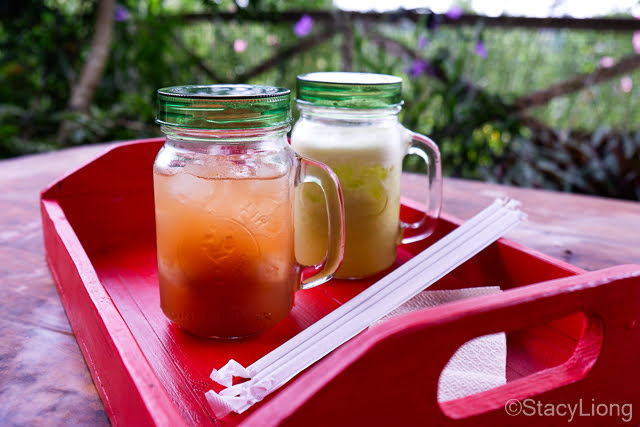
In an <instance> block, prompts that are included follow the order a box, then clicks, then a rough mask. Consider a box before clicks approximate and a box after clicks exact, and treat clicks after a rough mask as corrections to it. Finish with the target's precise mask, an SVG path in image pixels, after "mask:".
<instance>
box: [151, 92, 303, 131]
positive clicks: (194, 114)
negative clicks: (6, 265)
mask: <svg viewBox="0 0 640 427" xmlns="http://www.w3.org/2000/svg"><path fill="white" fill-rule="evenodd" d="M157 106H158V110H157V115H156V123H158V124H160V125H167V126H177V127H183V128H191V129H254V128H263V127H273V126H281V125H284V124H288V123H290V122H291V120H292V116H291V91H290V90H289V89H287V88H282V87H276V86H262V85H247V84H216V85H184V86H170V87H164V88H161V89H158V91H157Z"/></svg>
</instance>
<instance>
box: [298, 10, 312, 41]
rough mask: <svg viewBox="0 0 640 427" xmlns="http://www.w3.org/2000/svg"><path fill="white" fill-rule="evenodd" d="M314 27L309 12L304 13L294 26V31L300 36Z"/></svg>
mask: <svg viewBox="0 0 640 427" xmlns="http://www.w3.org/2000/svg"><path fill="white" fill-rule="evenodd" d="M312 28H313V19H311V17H310V16H309V15H307V14H304V15H302V17H301V18H300V20H299V21H298V22H296V25H294V27H293V32H294V33H295V34H296V36H298V37H304V36H306V35H307V34H309V33H310V32H311V29H312Z"/></svg>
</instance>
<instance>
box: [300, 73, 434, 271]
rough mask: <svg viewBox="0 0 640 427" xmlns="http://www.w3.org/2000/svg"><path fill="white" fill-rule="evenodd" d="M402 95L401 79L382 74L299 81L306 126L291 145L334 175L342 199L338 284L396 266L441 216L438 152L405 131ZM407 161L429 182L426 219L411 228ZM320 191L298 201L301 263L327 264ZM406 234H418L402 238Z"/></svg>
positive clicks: (318, 76)
mask: <svg viewBox="0 0 640 427" xmlns="http://www.w3.org/2000/svg"><path fill="white" fill-rule="evenodd" d="M401 89H402V79H400V78H399V77H395V76H389V75H380V74H368V73H343V72H321V73H310V74H305V75H300V76H298V78H297V98H296V102H297V106H298V109H299V111H300V118H299V120H298V121H297V122H296V124H295V126H294V127H293V132H292V135H291V144H292V146H293V148H294V150H295V151H296V152H298V153H299V154H301V155H303V156H306V157H310V158H312V159H315V160H318V161H320V162H322V163H325V164H326V165H328V166H329V167H331V169H333V171H334V172H335V173H336V174H337V175H338V178H339V180H340V185H341V188H342V194H343V198H344V207H345V227H346V240H345V250H344V259H343V261H342V265H341V266H340V268H339V269H338V271H337V272H336V274H335V276H336V277H340V278H362V277H366V276H370V275H373V274H375V273H378V272H380V271H383V270H385V269H387V268H388V267H390V266H391V265H392V264H393V262H394V261H395V258H396V249H397V245H398V244H400V243H410V242H415V241H418V240H421V239H424V238H426V237H427V236H429V235H430V234H431V233H432V232H433V229H434V228H435V224H436V220H437V218H438V216H439V214H440V206H441V198H442V197H441V194H442V172H441V163H440V154H439V151H438V147H437V146H436V144H435V143H434V142H433V141H431V140H430V139H429V138H427V137H426V136H424V135H420V134H417V133H415V132H411V131H409V130H407V129H405V128H404V127H403V126H402V125H401V124H400V122H399V120H398V114H399V112H400V110H401V106H402V99H401ZM407 154H416V155H419V156H420V157H421V158H422V159H423V160H424V161H425V163H426V165H427V182H428V184H427V185H426V188H425V193H426V197H427V199H428V202H427V209H426V212H425V215H424V217H423V218H422V219H421V220H420V221H418V222H416V223H410V224H407V223H404V222H402V221H400V220H399V212H400V178H401V175H402V162H403V158H404V156H405V155H407ZM316 191H317V190H316V189H314V188H309V189H307V190H306V194H305V197H302V198H300V199H299V200H296V212H297V215H296V231H297V234H296V238H298V239H300V243H301V244H300V245H296V256H297V257H298V259H299V260H300V261H301V262H303V263H315V262H318V261H319V260H321V259H322V257H323V256H324V251H325V249H324V248H325V247H326V244H327V243H326V242H327V240H326V233H327V231H326V230H327V228H326V227H327V225H326V224H327V222H326V221H327V218H326V215H325V213H324V210H323V207H322V204H321V202H322V197H321V195H319V194H316ZM405 229H415V230H416V232H415V233H413V235H411V236H410V237H409V236H405V237H403V230H405ZM303 242H304V244H302V243H303Z"/></svg>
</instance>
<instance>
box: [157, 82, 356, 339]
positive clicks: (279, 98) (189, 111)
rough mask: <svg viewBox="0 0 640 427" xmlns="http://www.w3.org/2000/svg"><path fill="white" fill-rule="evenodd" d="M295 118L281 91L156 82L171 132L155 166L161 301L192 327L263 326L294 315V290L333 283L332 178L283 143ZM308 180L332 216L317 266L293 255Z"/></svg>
mask: <svg viewBox="0 0 640 427" xmlns="http://www.w3.org/2000/svg"><path fill="white" fill-rule="evenodd" d="M290 121H291V101H290V91H289V90H288V89H283V88H276V87H270V86H252V85H210V86H176V87H168V88H163V89H160V90H158V115H157V122H158V123H159V124H160V125H161V126H162V131H163V132H164V133H165V134H166V141H165V144H164V146H163V147H162V149H161V150H160V152H159V153H158V155H157V158H156V160H155V163H154V169H153V177H154V196H155V214H156V238H157V255H158V279H159V287H160V304H161V307H162V310H163V311H164V313H165V315H166V316H167V317H168V318H169V319H170V320H171V321H173V322H174V323H177V324H178V325H180V326H181V327H182V328H184V329H185V330H186V331H188V332H190V333H193V334H195V335H199V336H205V337H225V338H229V337H241V336H246V335H250V334H253V333H256V332H260V331H264V330H266V329H268V328H270V327H272V326H274V325H275V324H276V323H278V322H279V321H280V320H282V319H283V318H284V317H285V316H286V315H287V314H288V313H289V311H290V309H291V307H292V304H293V297H294V293H295V292H296V291H297V290H298V289H306V288H310V287H313V286H316V285H319V284H321V283H323V282H325V281H327V280H329V279H330V278H331V277H332V274H333V273H334V272H335V270H336V268H337V267H338V265H339V264H340V261H341V259H342V255H343V245H344V235H343V230H344V222H343V206H342V202H341V199H340V192H339V185H338V181H337V179H336V177H335V175H334V174H333V173H332V172H331V170H330V169H328V168H327V167H326V166H324V165H323V164H321V163H319V162H316V161H313V160H308V159H305V158H302V157H300V156H298V155H297V154H296V153H295V152H294V151H293V150H292V149H291V148H290V146H289V144H288V142H287V137H286V134H287V132H288V130H289V129H290V127H289V123H290ZM305 182H311V183H315V184H317V185H316V187H317V188H318V189H319V190H320V191H321V192H322V193H324V196H325V197H323V201H324V200H326V204H325V203H323V205H326V209H325V212H326V214H327V215H328V217H329V227H328V230H327V236H325V237H326V239H325V242H327V246H326V247H325V248H324V251H325V253H326V254H327V255H326V257H323V258H324V259H321V260H320V261H319V263H318V264H320V265H319V266H318V265H316V266H313V267H304V266H302V265H300V264H299V263H298V262H296V259H295V251H294V241H295V238H294V226H293V223H294V218H293V216H294V206H293V201H294V198H295V193H296V192H297V191H299V190H297V189H296V188H298V187H299V188H302V186H301V185H300V184H302V183H305ZM313 272H317V273H316V274H313ZM305 274H306V275H309V274H311V277H308V278H306V279H304V280H302V279H301V278H302V277H303V275H305Z"/></svg>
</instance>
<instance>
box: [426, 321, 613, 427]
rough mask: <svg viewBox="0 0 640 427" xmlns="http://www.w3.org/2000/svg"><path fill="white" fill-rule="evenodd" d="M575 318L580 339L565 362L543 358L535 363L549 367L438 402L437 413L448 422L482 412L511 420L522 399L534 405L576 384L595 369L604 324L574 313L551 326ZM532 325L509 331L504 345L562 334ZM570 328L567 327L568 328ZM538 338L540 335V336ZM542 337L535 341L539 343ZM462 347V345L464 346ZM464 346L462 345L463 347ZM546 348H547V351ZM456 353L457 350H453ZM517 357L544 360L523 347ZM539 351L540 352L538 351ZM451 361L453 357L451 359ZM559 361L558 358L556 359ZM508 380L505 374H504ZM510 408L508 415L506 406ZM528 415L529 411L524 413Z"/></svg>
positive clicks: (563, 347) (561, 347) (562, 345)
mask: <svg viewBox="0 0 640 427" xmlns="http://www.w3.org/2000/svg"><path fill="white" fill-rule="evenodd" d="M526 317H527V316H526V313H524V314H523V318H525V319H526ZM576 318H579V319H581V320H582V322H581V323H582V327H581V331H582V333H581V336H580V337H579V340H578V342H577V345H576V344H574V345H573V346H571V347H573V348H571V350H572V353H571V354H570V356H569V357H568V358H565V360H564V361H560V363H554V360H555V361H557V359H558V356H557V355H550V354H548V355H546V356H548V359H551V361H549V360H544V361H543V360H538V361H537V362H538V363H545V364H551V365H552V366H549V367H546V368H543V369H535V367H534V368H533V370H534V371H535V372H533V373H530V374H528V375H526V376H522V377H521V378H518V379H515V380H513V381H509V382H507V383H506V384H504V385H500V386H497V387H494V388H491V389H488V390H486V391H482V392H478V393H474V394H470V395H468V396H465V397H461V398H458V399H454V400H447V401H444V402H439V403H438V404H439V406H440V409H441V410H442V412H443V413H444V414H445V415H446V416H448V417H450V418H452V419H461V418H467V417H472V416H474V415H478V414H481V413H483V412H486V411H487V410H495V409H501V410H504V411H505V413H507V414H511V415H513V416H515V415H516V411H522V409H523V408H522V402H523V401H525V400H526V399H530V401H531V402H532V401H534V399H531V398H532V397H534V396H537V395H540V394H542V393H544V392H546V391H550V390H554V389H559V388H561V387H563V386H565V385H568V384H572V383H576V382H578V381H580V380H582V379H583V378H584V377H585V376H586V375H587V374H588V373H589V371H590V370H591V368H592V367H593V366H594V365H595V363H596V361H597V360H598V357H599V355H600V352H601V350H602V343H603V340H604V324H603V321H602V319H601V318H600V317H599V316H597V315H595V314H592V313H575V314H573V315H570V316H566V317H563V318H561V319H557V321H556V322H553V323H569V324H570V323H572V322H574V321H575V319H576ZM535 326H537V325H534V327H533V328H527V329H526V330H520V331H513V330H507V331H506V334H507V336H508V338H507V342H508V346H509V342H510V341H511V340H510V338H511V336H512V335H515V334H517V335H527V334H528V335H536V329H541V328H546V329H547V330H548V331H551V332H552V333H553V332H555V333H560V334H561V333H562V332H561V331H559V330H558V329H555V328H553V327H551V326H550V325H549V324H545V325H542V327H540V326H538V328H536V327H535ZM569 328H571V326H569ZM540 335H542V334H540ZM540 338H542V337H538V339H540ZM568 341H570V338H568V337H567V340H566V341H565V342H563V343H556V345H557V347H556V348H555V350H557V351H558V352H563V351H564V352H566V351H567V350H568V347H569V346H570V345H569V346H568V345H567V342H568ZM468 342H469V341H467V343H468ZM465 344H466V343H465ZM540 344H541V345H542V346H545V347H547V346H553V344H552V343H550V344H547V345H545V343H540ZM463 345H464V344H463ZM547 348H548V347H547ZM456 350H457V349H456ZM519 350H520V352H521V353H526V352H528V351H531V352H535V353H537V354H536V356H534V357H537V358H539V359H542V358H547V357H545V355H544V354H540V353H541V350H539V349H529V348H526V346H523V347H521V348H519ZM542 351H543V350H542ZM511 353H512V352H511V351H510V350H507V354H508V355H507V369H510V367H509V366H510V361H511V359H513V358H515V357H513V356H512V354H511ZM452 357H453V355H452ZM560 357H562V356H560ZM520 362H521V363H526V360H521V361H520ZM507 377H509V374H507ZM442 380H443V377H442V372H441V374H440V377H439V381H438V387H441V386H442ZM506 397H508V400H506V401H505V398H506ZM510 404H511V405H513V408H512V409H511V412H508V411H509V408H508V407H507V405H510ZM528 412H531V411H528Z"/></svg>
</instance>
